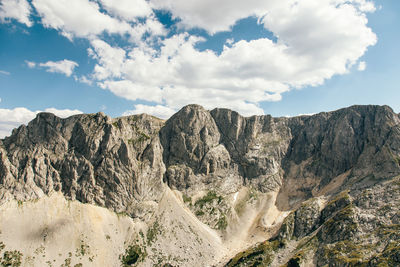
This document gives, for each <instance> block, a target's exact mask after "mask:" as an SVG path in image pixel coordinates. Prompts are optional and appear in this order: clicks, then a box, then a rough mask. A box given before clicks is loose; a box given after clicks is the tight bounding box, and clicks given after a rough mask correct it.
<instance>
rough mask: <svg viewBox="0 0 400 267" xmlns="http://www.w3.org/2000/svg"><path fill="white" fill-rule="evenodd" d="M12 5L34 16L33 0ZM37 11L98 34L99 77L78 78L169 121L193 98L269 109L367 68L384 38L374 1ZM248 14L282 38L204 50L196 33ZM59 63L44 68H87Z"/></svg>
mask: <svg viewBox="0 0 400 267" xmlns="http://www.w3.org/2000/svg"><path fill="white" fill-rule="evenodd" d="M4 3H8V5H9V6H11V5H18V6H19V9H21V10H25V11H26V10H28V11H29V12H31V10H30V7H29V5H28V8H25V9H24V8H23V6H24V1H21V0H19V1H17V0H14V1H13V0H7V1H5V2H4ZM32 7H33V8H34V9H35V11H36V13H37V14H38V15H39V16H40V19H41V23H42V24H43V25H44V26H45V27H48V28H52V29H56V30H58V31H59V32H60V34H62V35H64V36H66V37H68V38H69V39H70V40H71V41H73V40H74V38H86V39H88V40H89V42H90V48H89V49H88V55H89V56H90V57H91V58H93V59H94V60H95V61H96V64H95V67H94V69H93V72H92V73H91V74H90V75H86V76H84V78H83V77H80V78H79V77H76V76H74V78H75V79H76V80H77V81H82V82H85V83H87V84H95V85H97V86H99V87H100V88H102V89H104V90H109V91H111V92H113V93H114V94H115V95H117V96H119V97H122V98H125V99H128V100H132V101H138V100H140V101H146V103H148V104H146V105H144V104H140V105H138V104H136V105H135V106H134V109H133V110H131V111H127V113H129V114H130V113H134V112H143V111H145V112H150V113H152V114H158V115H159V116H160V117H166V116H167V114H171V112H172V111H176V110H177V109H179V108H181V107H182V106H183V105H186V104H189V103H198V104H201V105H203V106H205V107H206V108H210V109H211V108H214V107H217V106H218V107H228V108H232V109H235V110H238V111H239V112H240V113H242V114H243V115H252V114H263V110H262V109H261V108H260V103H262V102H264V101H279V100H281V99H282V94H283V93H284V92H287V91H290V90H293V89H299V88H303V87H307V86H318V85H321V84H323V83H324V82H325V81H326V80H327V79H331V78H332V77H333V76H334V75H344V74H347V73H349V72H350V71H352V67H353V66H358V69H359V70H362V69H363V68H364V69H365V66H366V63H363V62H359V60H360V58H361V57H362V56H363V55H364V54H365V52H366V51H367V49H368V47H370V46H373V45H375V43H376V42H377V37H376V35H375V34H374V33H373V32H372V30H371V29H370V28H369V27H368V25H367V23H368V19H367V15H368V13H370V12H374V11H375V6H374V2H373V1H370V0H319V1H315V0H301V1H297V0H266V1H259V0H249V1H245V2H244V1H232V0H220V1H219V2H218V4H215V1H212V0H204V1H197V0H196V1H195V0H149V1H146V0H134V1H128V0H121V1H118V4H117V2H115V1H111V0H97V1H89V0H59V1H53V0H32ZM3 9H6V10H8V8H3ZM159 10H162V11H164V12H169V14H171V16H172V18H173V19H175V22H174V23H175V24H174V25H173V26H166V25H163V24H162V21H160V20H159V19H158V17H157V15H156V11H159ZM29 12H28V14H29ZM20 13H21V14H25V15H24V16H25V17H24V18H25V19H23V18H22V17H23V16H22V15H21V16H17V15H15V14H11V13H10V12H9V11H7V12H6V11H4V12H3V13H0V14H2V15H0V16H2V17H1V18H3V19H5V18H7V17H9V18H15V19H18V20H19V21H20V22H21V23H25V24H27V20H26V19H29V16H27V15H26V12H25V13H24V12H20ZM17 17H18V18H17ZM248 17H254V18H256V19H257V21H258V24H259V26H260V25H261V26H262V27H264V28H265V29H266V30H268V31H269V32H271V33H272V34H273V35H274V37H275V38H274V39H273V40H272V39H270V38H268V36H265V37H261V38H257V39H254V40H240V39H239V40H236V39H227V40H226V42H225V45H224V47H223V49H222V52H221V53H217V52H215V51H213V50H199V49H198V48H197V45H198V44H200V43H202V42H204V41H205V40H206V38H207V36H204V35H199V34H194V33H193V32H196V31H193V30H190V29H202V30H204V31H205V32H207V33H208V34H210V35H213V34H216V33H218V32H221V31H227V32H230V31H232V27H233V26H234V25H235V24H236V23H238V21H239V20H241V19H244V18H248ZM23 21H24V22H23ZM27 25H28V24H27ZM112 35H114V36H119V37H120V38H122V39H123V40H124V42H122V43H124V45H121V44H120V43H118V42H115V41H112V40H114V39H112V38H110V36H112ZM53 63H57V64H58V65H57V66H56V65H54V64H53V65H51V64H50V63H49V62H47V63H42V64H38V65H37V64H35V65H34V66H39V67H43V68H46V70H47V71H52V72H60V73H64V74H65V75H67V76H70V75H71V74H72V72H73V69H74V67H75V66H77V64H76V65H74V64H73V63H71V62H70V63H69V65H68V64H67V63H66V62H64V65H62V66H61V64H60V62H53Z"/></svg>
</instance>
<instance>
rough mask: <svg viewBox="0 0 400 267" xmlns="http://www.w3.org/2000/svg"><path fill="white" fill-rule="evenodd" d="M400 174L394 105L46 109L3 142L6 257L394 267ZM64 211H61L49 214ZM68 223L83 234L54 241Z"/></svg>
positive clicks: (1, 230) (1, 207)
mask: <svg viewBox="0 0 400 267" xmlns="http://www.w3.org/2000/svg"><path fill="white" fill-rule="evenodd" d="M399 177H400V117H399V115H398V114H395V113H394V112H393V111H392V110H391V109H390V108H389V107H387V106H352V107H349V108H345V109H341V110H337V111H333V112H327V113H319V114H316V115H313V116H299V117H293V118H273V117H271V116H269V115H266V116H252V117H242V116H241V115H239V114H238V113H237V112H234V111H231V110H228V109H214V110H212V111H208V110H205V109H204V108H202V107H201V106H198V105H189V106H186V107H184V108H183V109H182V110H180V111H179V112H178V113H176V114H175V115H173V116H172V117H171V118H170V119H169V120H167V121H163V120H160V119H158V118H155V117H152V116H149V115H146V114H142V115H135V116H128V117H121V118H116V119H111V118H110V117H108V116H105V115H104V114H102V113H97V114H88V115H75V116H72V117H70V118H67V119H60V118H58V117H56V116H54V115H53V114H50V113H40V114H38V115H37V117H36V118H35V119H34V120H33V121H31V122H30V123H29V124H28V125H27V126H25V125H23V126H21V127H19V128H18V129H16V130H14V131H13V133H12V135H11V136H10V137H7V138H5V139H3V140H1V141H0V211H1V213H0V242H1V243H0V249H1V251H0V256H2V257H1V258H0V262H1V263H2V264H3V265H5V264H6V263H7V261H8V262H10V261H14V262H13V264H16V265H15V266H18V264H20V265H21V264H22V266H43V265H45V264H48V265H49V266H60V264H61V265H62V266H73V265H71V264H75V265H77V266H80V265H79V264H83V265H84V266H90V265H92V266H104V264H106V265H108V266H111V265H112V266H121V265H122V266H129V265H137V266H153V265H156V266H211V265H215V266H224V265H226V266H282V265H285V264H286V265H288V266H324V265H326V264H328V265H329V266H352V265H357V264H364V265H367V266H368V265H369V266H376V265H378V264H386V265H385V266H387V265H388V266H396V265H398V264H400V254H399V251H400V247H399V240H400V211H399V208H398V206H399V199H400V180H399ZM60 198H62V199H64V200H61V199H60ZM53 202H54V207H58V208H56V209H57V210H60V211H62V212H60V213H59V214H57V212H52V213H51V215H49V217H48V218H47V219H44V218H43V216H45V215H44V214H46V213H43V210H40V209H49V210H54V207H53V208H52V203H53ZM71 204H72V205H74V208H73V210H71V209H68V207H65V206H66V205H67V206H68V205H71ZM96 206H100V207H103V208H107V209H108V210H109V211H106V210H103V209H101V208H99V207H96ZM27 207H29V208H27ZM35 209H38V210H39V211H38V212H32V210H35ZM110 212H111V213H110ZM112 212H115V213H116V214H117V215H118V216H117V215H115V216H117V217H118V218H119V217H121V216H122V217H121V218H123V220H124V221H121V222H118V219H117V221H115V218H111V217H112ZM87 213H90V214H92V215H91V216H92V217H90V216H89V217H88V215H87ZM12 214H14V215H12ZM70 216H72V217H74V219H73V220H71V221H70V220H69V219H68V218H69V217H70ZM93 216H94V217H93ZM110 216H111V217H110ZM29 218H31V220H32V224H31V225H30V227H27V226H26V225H25V224H23V223H20V222H21V220H22V221H26V220H29ZM79 218H81V220H82V222H80V219H79ZM85 218H89V219H85ZM93 218H98V220H95V221H96V222H94V221H93V220H94V219H93ZM58 221H61V222H65V223H64V224H62V226H64V225H65V227H66V229H68V231H72V232H71V234H68V235H66V232H58V231H51V233H50V232H49V231H50V230H49V229H52V227H56V228H57V226H54V225H53V226H52V223H56V222H58ZM91 225H96V227H97V228H98V229H102V230H101V231H99V232H93V231H91V229H90V227H91ZM50 226H52V227H50ZM18 227H19V228H21V231H22V230H23V231H22V232H23V233H25V234H24V235H22V234H20V235H14V234H12V233H15V231H19V230H18V229H19V228H18ZM43 229H44V230H43ZM46 229H47V230H46ZM74 229H77V230H76V231H75V230H74ZM74 231H75V232H74ZM73 232H74V233H73ZM85 232H87V234H86V235H85V234H84V233H85ZM99 235H100V236H101V237H99ZM13 237H14V238H13ZM85 238H86V239H87V241H85V240H86V239H85ZM99 238H100V239H101V242H100V241H98V239H99ZM78 239H79V240H78ZM84 239H85V240H84ZM96 240H97V241H96ZM108 240H110V241H109V242H108ZM111 241H112V242H111ZM55 244H57V246H60V247H65V248H66V250H69V251H74V249H76V250H77V252H76V253H75V254H74V253H73V252H71V254H70V255H69V254H67V253H68V252H67V251H65V252H64V253H61V252H56V250H55V249H54V246H55ZM38 248H39V250H40V251H39V252H40V253H42V252H43V251H46V250H48V251H52V252H51V253H50V254H47V255H44V256H39V254H40V253H39V252H38ZM82 248H84V249H83V250H82ZM88 251H92V252H91V253H89V252H88ZM93 251H98V252H97V253H94V252H93ZM60 254H61V256H59V255H60ZM64 254H65V255H64ZM104 259H107V260H106V261H104ZM18 262H19V263H18ZM68 264H69V265H68ZM168 264H169V265H168Z"/></svg>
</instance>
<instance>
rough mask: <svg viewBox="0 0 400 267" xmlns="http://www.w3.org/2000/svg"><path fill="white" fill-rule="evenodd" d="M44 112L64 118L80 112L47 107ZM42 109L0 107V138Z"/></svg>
mask: <svg viewBox="0 0 400 267" xmlns="http://www.w3.org/2000/svg"><path fill="white" fill-rule="evenodd" d="M44 111H45V112H51V113H53V114H55V115H56V116H58V117H61V118H65V117H69V116H72V115H75V114H81V113H82V112H81V111H79V110H76V109H75V110H70V109H56V108H47V109H45V110H44ZM40 112H42V111H40V110H38V111H31V110H29V109H27V108H23V107H18V108H14V109H0V138H4V137H5V136H9V135H10V134H11V131H12V129H14V128H17V127H18V126H20V125H21V124H27V123H28V122H29V121H31V120H33V119H34V118H35V117H36V115H37V114H38V113H40Z"/></svg>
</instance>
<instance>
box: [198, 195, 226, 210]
mask: <svg viewBox="0 0 400 267" xmlns="http://www.w3.org/2000/svg"><path fill="white" fill-rule="evenodd" d="M214 200H217V203H218V204H220V203H221V202H222V200H223V198H222V197H221V196H220V195H217V193H216V192H215V191H209V192H208V193H207V195H205V196H204V197H202V198H200V199H198V200H197V201H196V203H194V205H195V206H198V207H200V208H201V209H202V208H203V207H204V205H205V204H207V203H210V202H213V201H214Z"/></svg>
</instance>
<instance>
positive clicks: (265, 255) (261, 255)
mask: <svg viewBox="0 0 400 267" xmlns="http://www.w3.org/2000/svg"><path fill="white" fill-rule="evenodd" d="M280 246H281V242H279V241H277V240H275V241H272V242H268V241H265V242H262V243H260V244H258V245H257V246H254V247H251V248H249V249H247V250H245V251H242V252H240V253H238V254H237V255H236V256H235V257H234V258H232V259H231V260H230V261H229V262H228V263H227V264H226V265H225V267H236V266H269V265H270V264H271V263H272V260H273V254H274V252H275V251H277V250H278V248H279V247H280Z"/></svg>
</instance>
